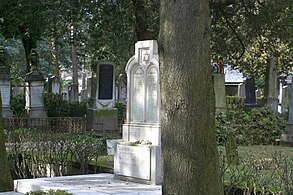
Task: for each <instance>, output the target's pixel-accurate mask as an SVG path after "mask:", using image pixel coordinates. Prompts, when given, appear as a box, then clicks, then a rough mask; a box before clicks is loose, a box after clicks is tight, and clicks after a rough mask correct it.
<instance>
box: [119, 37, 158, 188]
mask: <svg viewBox="0 0 293 195" xmlns="http://www.w3.org/2000/svg"><path fill="white" fill-rule="evenodd" d="M125 70H126V73H127V114H126V122H125V124H124V125H123V142H120V143H118V144H117V148H116V151H115V155H114V175H115V178H118V179H123V180H129V181H135V182H139V183H147V184H153V185H157V184H160V183H161V181H162V178H161V177H162V174H161V125H160V82H159V78H160V74H159V58H158V46H157V42H156V41H154V40H149V41H139V42H137V43H136V44H135V55H134V56H133V57H132V58H130V59H129V61H128V63H127V65H126V69H125Z"/></svg>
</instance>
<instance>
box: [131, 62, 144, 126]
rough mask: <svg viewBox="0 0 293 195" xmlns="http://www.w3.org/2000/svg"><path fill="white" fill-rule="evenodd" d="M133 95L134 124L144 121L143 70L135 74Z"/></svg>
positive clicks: (138, 70)
mask: <svg viewBox="0 0 293 195" xmlns="http://www.w3.org/2000/svg"><path fill="white" fill-rule="evenodd" d="M132 89H133V94H132V98H133V99H132V106H131V108H132V112H131V116H132V117H131V118H132V121H134V122H142V121H143V113H144V72H143V70H142V69H141V68H138V69H136V71H135V72H134V74H133V88H132Z"/></svg>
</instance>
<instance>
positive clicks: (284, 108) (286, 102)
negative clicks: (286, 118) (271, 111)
mask: <svg viewBox="0 0 293 195" xmlns="http://www.w3.org/2000/svg"><path fill="white" fill-rule="evenodd" d="M291 85H292V84H287V85H285V86H284V87H283V89H282V103H281V113H285V112H288V111H289V106H290V97H291V93H292V92H291Z"/></svg>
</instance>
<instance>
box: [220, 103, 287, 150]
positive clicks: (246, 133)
mask: <svg viewBox="0 0 293 195" xmlns="http://www.w3.org/2000/svg"><path fill="white" fill-rule="evenodd" d="M286 121H287V117H286V116H284V115H280V114H279V113H275V112H273V111H272V110H271V109H270V108H268V107H259V108H253V109H240V108H233V109H228V110H227V112H222V113H218V114H217V115H216V121H215V122H216V123H215V125H216V132H217V142H218V144H219V145H224V144H225V142H226V138H227V135H228V134H230V133H232V134H233V135H235V137H236V141H237V144H239V145H259V144H271V143H272V142H273V141H274V140H275V139H277V138H280V136H281V134H282V133H283V132H284V130H285V125H286Z"/></svg>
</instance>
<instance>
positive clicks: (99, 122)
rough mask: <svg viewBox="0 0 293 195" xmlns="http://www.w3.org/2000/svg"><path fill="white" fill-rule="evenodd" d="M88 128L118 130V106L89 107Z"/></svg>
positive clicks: (93, 129)
mask: <svg viewBox="0 0 293 195" xmlns="http://www.w3.org/2000/svg"><path fill="white" fill-rule="evenodd" d="M87 117H88V121H89V124H88V130H92V131H107V130H109V131H110V130H111V131H116V130H117V123H118V110H117V109H116V108H104V109H88V110H87Z"/></svg>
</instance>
